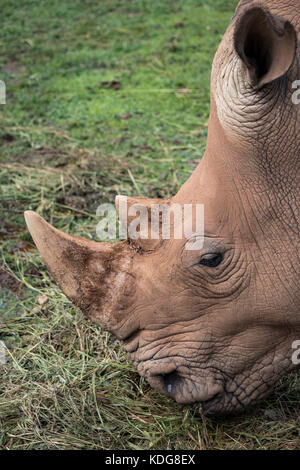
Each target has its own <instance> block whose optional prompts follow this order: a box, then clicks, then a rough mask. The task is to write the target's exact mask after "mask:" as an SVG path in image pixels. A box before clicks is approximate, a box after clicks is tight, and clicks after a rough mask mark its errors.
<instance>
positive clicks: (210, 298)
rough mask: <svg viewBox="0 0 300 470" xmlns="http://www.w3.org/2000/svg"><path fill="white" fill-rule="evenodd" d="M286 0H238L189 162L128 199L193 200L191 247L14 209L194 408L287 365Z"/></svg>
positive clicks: (228, 408)
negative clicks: (170, 192)
mask: <svg viewBox="0 0 300 470" xmlns="http://www.w3.org/2000/svg"><path fill="white" fill-rule="evenodd" d="M299 7H300V4H299V0H261V1H257V2H255V1H251V0H243V1H241V2H240V3H239V5H238V7H237V10H236V12H235V15H234V17H233V18H232V20H231V23H230V25H229V27H228V29H227V31H226V33H225V35H224V37H223V40H222V42H221V44H220V46H219V48H218V50H217V53H216V55H215V59H214V62H213V67H212V75H211V113H210V119H209V127H208V137H207V146H206V151H205V153H204V156H203V158H202V159H201V161H200V163H199V165H198V167H197V168H196V169H195V171H194V172H193V173H192V175H191V176H190V178H189V179H188V180H187V181H186V183H185V184H184V185H183V186H182V187H181V188H180V190H179V191H178V193H177V194H176V195H175V196H174V197H171V198H169V199H164V200H153V199H149V200H147V199H143V198H128V207H131V206H132V205H136V204H140V205H143V207H146V208H147V218H148V220H149V222H150V221H151V217H152V211H151V207H152V205H153V204H156V205H159V206H160V205H161V204H163V205H164V206H165V205H167V207H170V208H171V207H173V205H174V204H180V205H184V204H190V205H193V204H202V205H203V207H204V235H203V243H202V245H201V247H199V248H198V249H193V250H186V249H185V247H186V244H187V241H188V239H187V238H186V237H181V238H176V237H175V236H173V235H172V236H170V238H169V239H166V238H163V237H162V236H161V235H159V236H158V237H157V236H155V237H153V238H151V237H149V238H148V239H147V238H146V237H144V238H143V237H140V238H137V239H133V238H131V237H130V236H128V237H127V238H126V239H124V240H121V241H114V242H111V241H104V242H96V241H90V240H85V239H83V238H78V237H75V236H72V235H69V234H65V233H63V232H61V231H59V230H57V229H55V228H53V227H52V226H51V225H49V224H48V223H47V222H45V221H44V220H43V219H42V218H41V217H40V216H39V215H37V214H36V213H35V212H32V211H26V212H25V218H26V221H27V225H28V228H29V231H30V233H31V235H32V237H33V240H34V241H35V244H36V246H37V248H38V250H39V251H40V253H41V255H42V257H43V259H44V261H45V263H46V265H47V267H48V268H49V270H50V272H51V274H52V276H53V278H54V280H55V281H56V282H57V284H58V285H59V286H60V288H61V289H62V291H63V292H64V293H65V294H66V296H67V297H68V298H69V299H70V300H71V302H73V303H74V304H75V305H76V306H78V307H79V308H80V309H81V310H82V312H83V313H84V314H86V315H87V317H88V318H90V319H91V320H92V321H94V322H96V323H98V324H99V325H100V326H101V327H102V328H104V329H106V330H108V331H110V332H112V333H113V334H114V335H115V336H116V337H117V338H118V339H120V340H122V341H123V342H124V348H125V350H126V351H127V352H128V354H129V357H130V359H131V360H132V362H133V364H134V366H135V367H136V369H137V371H138V372H139V374H141V375H142V376H144V377H145V378H146V380H147V381H148V382H149V384H150V385H151V386H152V387H153V388H154V389H156V390H157V391H158V392H160V393H162V394H165V395H167V396H169V397H172V398H173V399H174V400H176V401H177V402H178V403H184V404H189V403H199V404H201V406H202V408H203V410H204V412H205V413H214V414H223V413H225V414H227V413H234V412H240V411H242V410H244V409H245V408H246V407H248V406H250V405H251V404H254V403H256V402H258V401H259V400H261V399H263V398H264V397H266V396H267V395H268V394H269V392H270V391H271V390H272V388H273V387H274V384H275V383H276V381H278V379H280V378H281V377H282V376H283V375H285V374H287V373H290V372H292V371H295V370H296V369H297V368H299V362H300V361H299V360H293V359H292V358H293V353H295V351H294V349H293V348H294V347H295V344H299V340H300V293H299V274H300V262H299V224H300V217H299V183H300V179H299V175H300V171H299V170H300V153H299V133H300V124H299V119H300V105H299V102H300V100H299V99H298V98H299V86H300V82H299V79H300V42H299V35H300V8H299ZM118 203H120V198H117V204H118ZM128 214H129V211H128ZM129 219H130V217H129V215H128V220H129ZM123 222H124V221H123Z"/></svg>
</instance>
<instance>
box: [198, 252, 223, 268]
mask: <svg viewBox="0 0 300 470" xmlns="http://www.w3.org/2000/svg"><path fill="white" fill-rule="evenodd" d="M222 261H223V254H222V253H209V254H206V255H203V256H202V258H201V260H200V261H199V264H201V265H202V266H208V267H209V268H216V267H217V266H219V264H220V263H222Z"/></svg>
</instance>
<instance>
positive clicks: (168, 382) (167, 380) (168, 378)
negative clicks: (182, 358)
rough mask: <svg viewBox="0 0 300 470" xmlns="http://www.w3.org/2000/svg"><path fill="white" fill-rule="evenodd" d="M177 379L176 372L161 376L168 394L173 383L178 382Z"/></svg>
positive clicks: (172, 387)
mask: <svg viewBox="0 0 300 470" xmlns="http://www.w3.org/2000/svg"><path fill="white" fill-rule="evenodd" d="M179 378H180V377H179V375H178V373H177V372H176V370H174V371H173V372H170V373H169V374H165V375H163V379H164V384H165V387H166V390H167V392H168V393H172V391H173V389H174V386H175V383H176V382H178V380H179Z"/></svg>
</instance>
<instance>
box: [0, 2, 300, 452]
mask: <svg viewBox="0 0 300 470" xmlns="http://www.w3.org/2000/svg"><path fill="white" fill-rule="evenodd" d="M235 6H236V2H235V1H231V0H177V1H171V0H162V1H155V0H154V1H153V0H139V1H137V0H136V1H134V0H132V1H130V0H101V2H99V1H98V0H95V1H93V0H86V1H83V0H73V1H72V2H67V1H61V0H53V1H52V2H45V1H40V0H19V1H18V2H13V1H9V0H3V1H2V22H1V32H0V79H1V80H4V81H5V83H6V86H7V104H6V105H5V106H4V105H2V106H1V107H0V114H1V127H0V146H1V157H0V159H1V168H0V184H1V190H0V201H1V221H0V224H1V225H0V238H1V248H0V249H1V269H0V290H1V301H0V302H1V313H0V328H1V330H0V340H2V341H4V342H5V344H6V346H7V348H8V351H9V353H8V354H9V361H8V362H7V363H6V364H5V366H2V367H1V366H0V367H1V368H0V374H1V375H0V449H149V448H150V449H209V448H213V449H296V448H298V447H299V441H300V437H299V424H300V421H299V411H300V408H299V390H300V382H299V376H297V375H294V376H291V377H288V378H286V379H284V380H283V381H282V382H280V383H279V384H278V386H277V388H276V390H275V392H274V394H273V395H272V396H271V397H270V398H269V399H268V400H266V401H265V402H263V403H262V404H260V405H259V406H257V407H256V408H255V409H253V410H251V411H249V412H248V413H247V414H245V415H242V416H238V417H231V418H226V419H224V418H223V419H221V418H204V417H203V416H202V414H201V411H200V410H199V408H198V407H197V406H182V405H178V404H176V403H174V402H173V401H171V400H169V399H168V398H166V397H163V396H161V395H159V394H157V393H156V392H154V391H153V390H152V389H151V388H150V387H149V386H148V385H147V383H146V382H145V381H144V380H143V379H142V378H140V377H139V375H138V374H137V372H136V371H135V370H134V369H133V368H132V366H131V364H130V363H129V362H128V360H127V357H126V355H125V353H124V352H123V350H122V346H121V344H120V343H119V342H118V341H116V340H114V339H113V338H112V337H111V336H110V335H109V334H108V333H105V332H103V331H101V329H100V328H98V327H97V326H95V325H92V324H90V323H89V322H88V321H86V320H85V319H84V318H83V316H82V314H81V313H80V312H79V311H78V310H76V309H75V308H74V307H73V306H72V305H71V304H70V303H69V302H68V301H67V299H66V298H65V297H64V295H63V294H62V293H61V292H60V290H59V289H58V288H57V287H56V285H55V284H54V282H53V281H52V279H51V277H50V275H49V273H48V271H47V270H46V268H45V266H44V264H43V263H42V261H41V259H40V257H39V255H38V253H37V251H36V250H35V248H34V247H33V245H32V242H31V238H30V235H29V234H28V232H27V230H26V228H25V224H24V219H23V211H24V210H26V209H33V210H36V211H38V212H39V213H40V214H41V215H43V216H44V217H45V218H46V219H47V220H49V221H50V222H51V223H53V224H55V226H57V227H58V228H60V229H62V230H65V231H67V232H70V233H72V234H76V235H80V236H85V237H87V238H92V239H96V233H95V227H96V218H95V213H96V208H97V206H98V205H99V204H100V203H102V202H111V201H113V200H114V196H115V195H116V194H128V195H134V194H139V195H141V196H143V195H144V196H149V197H159V196H168V195H170V194H173V193H174V192H175V191H176V190H177V189H178V188H179V186H180V184H181V183H182V182H183V181H185V180H186V178H187V177H188V176H189V175H190V173H191V172H192V171H193V168H194V167H195V166H196V165H197V163H198V161H199V160H200V158H201V156H202V154H203V150H204V148H205V140H206V134H207V120H208V115H209V75H210V69H211V61H212V58H213V55H214V53H215V50H216V48H217V45H218V43H219V42H220V39H221V37H222V34H223V33H224V31H225V28H226V26H227V24H228V23H229V20H230V18H231V16H232V14H233V11H234V8H235ZM43 295H45V296H46V297H47V299H48V300H47V302H46V303H44V304H43V305H40V304H39V301H38V299H40V298H41V297H42V296H43Z"/></svg>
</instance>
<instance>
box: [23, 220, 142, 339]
mask: <svg viewBox="0 0 300 470" xmlns="http://www.w3.org/2000/svg"><path fill="white" fill-rule="evenodd" d="M24 215H25V220H26V223H27V226H28V229H29V231H30V233H31V236H32V238H33V240H34V242H35V244H36V246H37V248H38V250H39V252H40V253H41V255H42V258H43V260H44V262H45V264H46V265H47V267H48V269H49V271H50V272H51V274H52V276H53V278H54V280H55V282H56V283H57V284H58V285H59V287H60V288H61V290H62V291H63V292H64V293H65V294H66V296H67V297H68V298H69V299H70V300H71V301H72V302H73V303H74V304H75V305H76V306H78V307H79V308H80V309H81V310H82V311H83V313H85V314H86V315H87V316H88V317H89V318H90V319H91V320H93V321H95V322H96V323H98V324H99V325H100V326H102V327H103V328H106V329H108V330H113V326H114V324H116V323H117V321H118V319H117V318H115V317H114V315H116V314H117V311H118V310H120V309H122V305H121V302H120V299H122V298H123V297H124V296H123V297H122V293H123V290H124V289H127V291H128V282H130V279H131V276H128V278H127V276H126V274H127V272H128V270H129V266H130V262H131V259H132V256H133V254H132V250H130V247H128V244H127V243H126V242H119V243H118V242H116V243H97V242H93V241H90V240H85V239H84V238H79V237H74V236H72V235H68V234H66V233H64V232H61V231H60V230H57V229H55V228H54V227H52V226H51V225H50V224H48V223H47V222H46V221H45V220H44V219H42V217H40V216H39V215H38V214H36V213H35V212H32V211H26V212H25V214H24ZM126 284H127V285H126ZM116 304H117V307H118V308H117V309H116Z"/></svg>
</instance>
